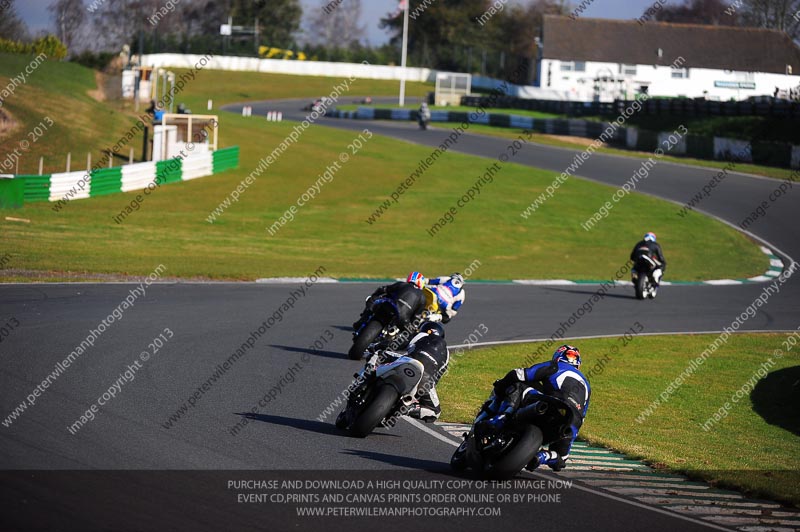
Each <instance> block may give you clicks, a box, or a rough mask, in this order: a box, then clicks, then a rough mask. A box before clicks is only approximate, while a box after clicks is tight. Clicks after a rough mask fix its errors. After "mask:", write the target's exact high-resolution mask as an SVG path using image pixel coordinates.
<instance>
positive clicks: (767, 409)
mask: <svg viewBox="0 0 800 532" xmlns="http://www.w3.org/2000/svg"><path fill="white" fill-rule="evenodd" d="M750 400H751V401H752V403H753V411H754V412H755V413H756V414H758V415H759V416H761V417H762V418H763V419H764V421H766V422H767V423H769V424H770V425H777V426H778V427H781V428H783V429H786V430H788V431H790V432H791V433H792V434H794V435H796V436H800V416H798V415H797V404H798V402H800V366H793V367H791V368H784V369H780V370H778V371H773V372H772V373H770V374H768V375H767V376H766V377H765V378H763V379H761V380H760V381H758V384H756V387H755V388H754V389H753V392H752V393H751V394H750Z"/></svg>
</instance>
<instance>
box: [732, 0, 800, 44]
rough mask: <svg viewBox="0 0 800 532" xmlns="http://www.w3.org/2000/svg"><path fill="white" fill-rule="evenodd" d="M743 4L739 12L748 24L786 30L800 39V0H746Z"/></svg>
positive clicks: (792, 36)
mask: <svg viewBox="0 0 800 532" xmlns="http://www.w3.org/2000/svg"><path fill="white" fill-rule="evenodd" d="M742 4H743V5H742V6H741V8H740V9H739V12H740V13H741V18H742V21H743V22H744V24H746V25H747V26H754V27H757V28H769V29H773V30H780V31H785V32H786V33H787V34H788V35H789V36H790V37H791V38H792V39H795V40H797V39H800V0H744V1H743V2H742ZM733 5H734V6H735V5H736V4H735V3H734V4H733Z"/></svg>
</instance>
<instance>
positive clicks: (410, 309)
mask: <svg viewBox="0 0 800 532" xmlns="http://www.w3.org/2000/svg"><path fill="white" fill-rule="evenodd" d="M426 282H427V279H425V276H423V275H422V274H420V273H419V272H412V273H411V274H409V276H408V279H407V280H406V281H398V282H396V283H392V284H390V285H386V286H381V287H380V288H378V289H377V290H375V292H373V293H372V295H371V296H370V297H369V298H368V299H367V302H366V306H365V308H364V311H363V312H362V313H361V317H360V318H359V320H358V321H357V322H355V323H354V324H353V330H355V331H358V330H359V329H360V328H361V326H362V325H364V323H366V322H367V321H368V320H369V319H370V317H371V316H372V308H373V305H374V302H375V301H376V300H377V299H379V298H381V297H387V298H389V299H391V300H392V301H394V302H395V303H396V304H397V312H398V319H399V324H401V326H402V325H407V324H409V323H415V322H416V323H419V322H421V321H422V315H423V312H424V311H425V310H426V308H427V304H428V302H427V299H426V298H425V294H424V293H423V291H422V289H423V288H424V287H425V284H426Z"/></svg>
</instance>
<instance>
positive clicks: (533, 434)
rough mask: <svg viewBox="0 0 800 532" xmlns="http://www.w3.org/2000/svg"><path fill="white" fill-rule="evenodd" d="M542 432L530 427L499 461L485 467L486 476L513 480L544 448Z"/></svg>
mask: <svg viewBox="0 0 800 532" xmlns="http://www.w3.org/2000/svg"><path fill="white" fill-rule="evenodd" d="M543 438H544V436H543V435H542V430H541V429H540V428H539V427H536V426H533V425H529V426H528V427H526V428H525V430H524V431H523V432H522V433H521V434H520V435H519V437H518V438H517V440H516V441H515V442H513V443H512V444H511V446H510V448H509V449H508V451H507V452H505V453H504V454H503V456H502V457H500V459H499V460H497V461H496V462H492V463H487V464H486V465H485V466H484V471H485V472H486V476H488V477H489V478H491V479H495V480H507V479H510V478H513V477H514V476H515V475H516V474H517V473H519V472H520V471H522V468H524V467H525V466H526V465H527V464H528V462H530V461H531V460H532V459H533V457H534V456H535V455H536V453H537V452H538V451H539V447H541V446H542V439H543Z"/></svg>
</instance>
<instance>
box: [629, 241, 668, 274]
mask: <svg viewBox="0 0 800 532" xmlns="http://www.w3.org/2000/svg"><path fill="white" fill-rule="evenodd" d="M643 255H644V256H647V257H650V258H651V259H653V261H655V263H656V268H655V269H654V270H653V272H652V273H651V274H650V282H651V283H653V286H654V287H655V288H658V285H659V283H660V282H661V277H662V276H663V275H664V272H666V271H667V260H666V259H665V258H664V252H663V251H661V245H660V244H659V243H658V242H656V234H655V233H651V232H648V233H645V235H644V237H643V238H642V240H640V241H639V242H638V243H637V244H636V245H635V246H633V251H631V260H632V261H633V263H634V264H636V261H637V260H638V259H639V257H641V256H643Z"/></svg>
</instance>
